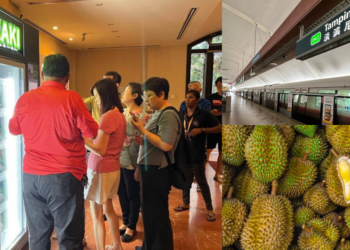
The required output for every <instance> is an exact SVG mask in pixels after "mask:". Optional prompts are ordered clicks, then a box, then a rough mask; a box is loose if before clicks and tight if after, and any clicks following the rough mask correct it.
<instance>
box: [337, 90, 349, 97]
mask: <svg viewBox="0 0 350 250" xmlns="http://www.w3.org/2000/svg"><path fill="white" fill-rule="evenodd" d="M338 95H341V96H350V90H338Z"/></svg>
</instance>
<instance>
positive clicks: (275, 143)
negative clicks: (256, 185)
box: [245, 125, 288, 184]
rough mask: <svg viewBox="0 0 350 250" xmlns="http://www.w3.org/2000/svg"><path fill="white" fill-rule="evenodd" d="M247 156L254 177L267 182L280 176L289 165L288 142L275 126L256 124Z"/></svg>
mask: <svg viewBox="0 0 350 250" xmlns="http://www.w3.org/2000/svg"><path fill="white" fill-rule="evenodd" d="M245 156H246V159H247V162H248V165H249V168H250V169H251V170H252V172H253V177H254V178H255V179H256V180H258V181H260V182H262V183H265V184H267V183H270V182H272V181H273V180H275V179H278V178H280V177H281V176H282V174H283V173H284V171H285V170H286V167H287V165H288V162H287V157H288V155H287V144H286V142H285V141H284V137H283V135H281V134H280V132H278V129H277V128H276V127H275V126H269V125H257V126H255V129H254V131H253V133H252V134H251V135H250V137H249V138H248V140H247V142H246V145H245Z"/></svg>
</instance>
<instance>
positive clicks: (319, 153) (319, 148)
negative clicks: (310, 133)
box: [291, 133, 327, 165]
mask: <svg viewBox="0 0 350 250" xmlns="http://www.w3.org/2000/svg"><path fill="white" fill-rule="evenodd" d="M305 152H309V156H308V158H307V159H308V160H310V161H312V162H313V163H315V165H319V164H320V163H321V162H322V160H323V159H324V158H325V156H326V153H327V144H326V142H325V140H324V139H322V137H321V135H320V134H319V133H316V134H315V136H314V137H312V138H309V137H305V136H302V135H298V136H297V137H296V138H295V142H294V144H293V146H292V149H291V153H292V156H296V157H303V156H304V154H305Z"/></svg>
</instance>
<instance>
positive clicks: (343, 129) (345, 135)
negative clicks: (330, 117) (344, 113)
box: [326, 125, 350, 155]
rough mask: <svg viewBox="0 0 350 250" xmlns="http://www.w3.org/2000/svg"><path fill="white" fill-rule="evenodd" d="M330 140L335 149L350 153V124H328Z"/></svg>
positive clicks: (340, 152) (341, 152)
mask: <svg viewBox="0 0 350 250" xmlns="http://www.w3.org/2000/svg"><path fill="white" fill-rule="evenodd" d="M326 129H327V131H326V134H327V138H328V142H329V143H330V144H331V145H332V147H333V148H334V150H335V151H336V152H337V153H338V154H340V155H342V154H350V126H349V125H341V126H339V125H333V126H327V127H326Z"/></svg>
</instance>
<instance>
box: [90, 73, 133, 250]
mask: <svg viewBox="0 0 350 250" xmlns="http://www.w3.org/2000/svg"><path fill="white" fill-rule="evenodd" d="M91 94H93V95H94V97H95V100H96V105H97V107H98V108H100V111H101V114H102V116H101V118H100V124H99V130H98V134H97V137H96V139H95V140H92V139H85V147H86V148H87V149H89V150H90V151H91V153H90V155H89V160H88V180H89V184H88V185H87V187H86V190H85V199H86V200H89V201H90V210H91V217H92V221H93V226H94V236H95V241H96V249H97V250H104V249H106V250H122V249H123V248H122V246H121V242H120V235H119V221H118V216H117V214H116V213H115V211H114V208H113V204H112V199H113V198H115V197H116V196H117V193H118V188H119V181H120V162H119V158H120V152H121V151H122V149H123V143H124V140H125V131H126V120H125V118H124V115H123V107H122V104H121V102H120V99H119V95H118V89H117V86H116V85H115V83H114V82H113V81H112V80H111V79H102V80H99V81H98V82H96V83H95V84H94V86H92V88H91ZM103 212H104V213H105V214H106V216H107V219H108V224H109V228H110V230H111V232H112V236H113V244H112V245H108V246H105V239H106V228H105V222H104V219H103Z"/></svg>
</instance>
